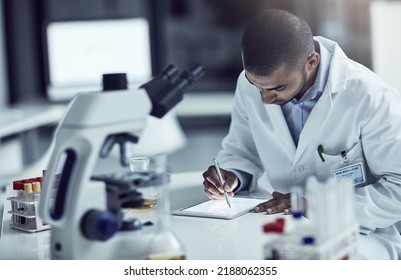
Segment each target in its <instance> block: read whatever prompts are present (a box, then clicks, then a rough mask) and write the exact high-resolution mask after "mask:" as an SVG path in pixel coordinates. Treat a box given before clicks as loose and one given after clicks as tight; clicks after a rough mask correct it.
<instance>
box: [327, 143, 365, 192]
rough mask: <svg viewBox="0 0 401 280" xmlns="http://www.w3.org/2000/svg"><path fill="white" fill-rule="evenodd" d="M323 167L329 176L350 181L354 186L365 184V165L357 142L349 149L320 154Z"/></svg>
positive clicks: (360, 147)
mask: <svg viewBox="0 0 401 280" xmlns="http://www.w3.org/2000/svg"><path fill="white" fill-rule="evenodd" d="M322 156H323V158H324V160H325V161H324V165H325V166H326V170H327V171H328V172H329V173H330V176H332V177H334V178H336V179H338V180H340V179H351V180H352V181H353V182H354V185H355V186H357V185H361V184H364V183H365V182H366V175H365V164H364V158H363V151H362V144H361V142H357V143H356V144H354V145H353V146H352V147H351V148H350V149H344V150H341V151H340V152H338V151H337V152H336V153H333V154H330V153H327V152H326V153H322Z"/></svg>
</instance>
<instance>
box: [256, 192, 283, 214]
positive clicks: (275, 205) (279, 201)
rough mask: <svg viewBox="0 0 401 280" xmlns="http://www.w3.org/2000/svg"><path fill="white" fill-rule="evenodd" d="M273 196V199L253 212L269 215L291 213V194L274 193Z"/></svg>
mask: <svg viewBox="0 0 401 280" xmlns="http://www.w3.org/2000/svg"><path fill="white" fill-rule="evenodd" d="M272 196H273V198H272V199H270V200H268V201H266V202H263V203H261V204H259V205H257V206H256V207H255V208H254V209H253V211H254V212H255V213H260V212H266V213H267V214H276V213H284V214H290V213H291V196H290V193H286V194H284V193H280V192H273V193H272Z"/></svg>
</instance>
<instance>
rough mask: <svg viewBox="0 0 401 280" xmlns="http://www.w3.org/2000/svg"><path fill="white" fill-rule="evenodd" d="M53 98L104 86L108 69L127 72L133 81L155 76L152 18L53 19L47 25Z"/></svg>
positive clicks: (49, 84)
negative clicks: (103, 78) (151, 32)
mask: <svg viewBox="0 0 401 280" xmlns="http://www.w3.org/2000/svg"><path fill="white" fill-rule="evenodd" d="M46 41H47V42H46V43H47V46H46V47H47V56H46V57H47V67H48V71H47V73H48V77H47V78H48V79H47V80H48V84H47V96H48V98H49V99H50V100H52V101H65V100H69V99H71V98H72V97H73V96H74V95H76V94H77V93H79V92H87V91H96V90H101V88H102V84H101V82H102V75H103V74H105V73H127V78H128V82H129V84H130V85H136V84H141V83H143V82H145V81H146V80H147V79H149V78H150V77H151V74H152V69H151V68H152V66H151V62H152V61H151V49H150V33H149V24H148V21H147V20H146V19H144V18H130V19H111V20H110V19H107V20H85V21H62V22H51V23H49V24H48V25H47V28H46Z"/></svg>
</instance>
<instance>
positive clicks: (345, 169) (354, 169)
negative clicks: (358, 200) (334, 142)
mask: <svg viewBox="0 0 401 280" xmlns="http://www.w3.org/2000/svg"><path fill="white" fill-rule="evenodd" d="M331 175H332V176H333V177H334V178H335V179H337V180H342V179H351V180H352V181H353V182H354V185H355V186H356V185H359V184H363V183H365V182H366V178H365V169H364V167H363V163H362V162H356V163H350V162H347V161H346V162H344V163H343V164H341V166H340V167H339V168H337V169H334V170H333V171H332V172H331Z"/></svg>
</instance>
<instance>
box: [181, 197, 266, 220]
mask: <svg viewBox="0 0 401 280" xmlns="http://www.w3.org/2000/svg"><path fill="white" fill-rule="evenodd" d="M230 201H231V208H230V207H229V206H228V205H227V203H226V201H225V200H208V201H205V202H202V203H199V204H196V205H194V206H190V207H187V208H182V209H180V210H177V211H174V212H173V214H175V215H184V216H195V217H206V218H221V219H233V218H236V217H238V216H240V215H243V214H245V213H248V212H249V211H250V210H252V209H253V208H254V207H255V206H256V205H258V204H260V203H262V202H266V201H267V199H255V198H244V197H232V198H230Z"/></svg>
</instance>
